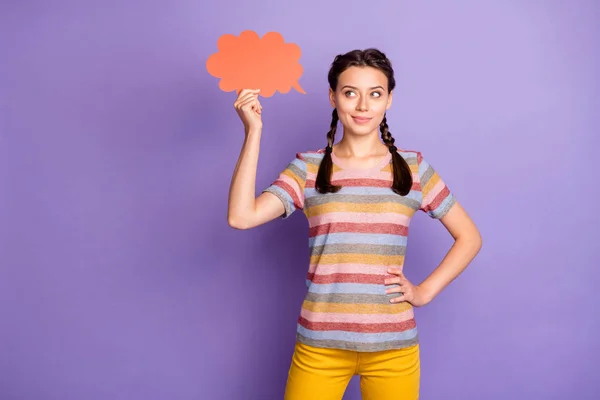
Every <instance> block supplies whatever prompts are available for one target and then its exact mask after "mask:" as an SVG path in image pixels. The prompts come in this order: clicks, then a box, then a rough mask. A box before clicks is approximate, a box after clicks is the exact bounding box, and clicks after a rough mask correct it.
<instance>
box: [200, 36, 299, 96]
mask: <svg viewBox="0 0 600 400" xmlns="http://www.w3.org/2000/svg"><path fill="white" fill-rule="evenodd" d="M217 48H218V50H219V51H218V52H217V53H214V54H212V55H211V56H210V57H209V58H208V60H207V61H206V69H207V70H208V73H209V74H211V75H212V76H214V77H217V78H221V80H220V82H219V88H220V89H221V90H223V91H225V92H231V91H234V90H236V91H240V90H241V89H244V88H248V89H260V95H261V96H264V97H271V96H273V94H275V92H276V91H279V92H280V93H288V92H289V91H290V90H291V89H292V88H294V89H296V90H297V91H298V92H300V93H303V94H306V92H305V91H304V89H302V88H301V87H300V84H299V83H298V79H300V77H301V76H302V72H303V69H302V65H300V63H299V60H300V55H301V54H302V52H301V51H300V47H298V45H296V44H294V43H285V42H284V40H283V36H282V35H281V34H279V33H277V32H269V33H267V34H265V35H264V36H263V37H262V39H261V38H260V37H259V36H258V34H257V33H256V32H254V31H250V30H247V31H243V32H242V33H241V34H240V36H239V37H237V36H234V35H231V34H225V35H222V36H221V37H220V38H219V40H218V41H217Z"/></svg>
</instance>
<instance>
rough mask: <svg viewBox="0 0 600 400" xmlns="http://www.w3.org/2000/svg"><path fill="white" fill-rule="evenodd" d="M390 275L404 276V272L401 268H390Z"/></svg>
mask: <svg viewBox="0 0 600 400" xmlns="http://www.w3.org/2000/svg"><path fill="white" fill-rule="evenodd" d="M388 273H390V274H394V275H400V274H402V271H401V270H400V269H399V268H388Z"/></svg>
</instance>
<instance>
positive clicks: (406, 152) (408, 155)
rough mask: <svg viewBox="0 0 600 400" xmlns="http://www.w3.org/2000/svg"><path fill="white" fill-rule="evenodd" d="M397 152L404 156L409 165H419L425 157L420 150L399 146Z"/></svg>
mask: <svg viewBox="0 0 600 400" xmlns="http://www.w3.org/2000/svg"><path fill="white" fill-rule="evenodd" d="M397 152H398V154H400V156H401V157H402V158H404V160H405V161H406V163H407V164H408V165H411V164H415V165H417V164H419V163H420V162H421V159H422V158H423V156H422V155H421V152H420V151H419V150H414V149H404V148H402V149H401V148H397Z"/></svg>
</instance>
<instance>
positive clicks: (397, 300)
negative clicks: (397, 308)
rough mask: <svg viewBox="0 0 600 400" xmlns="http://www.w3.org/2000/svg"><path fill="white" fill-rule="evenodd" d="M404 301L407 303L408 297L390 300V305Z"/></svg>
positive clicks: (402, 296)
mask: <svg viewBox="0 0 600 400" xmlns="http://www.w3.org/2000/svg"><path fill="white" fill-rule="evenodd" d="M402 301H406V295H401V296H397V297H393V298H391V299H390V303H400V302H402Z"/></svg>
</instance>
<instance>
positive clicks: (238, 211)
mask: <svg viewBox="0 0 600 400" xmlns="http://www.w3.org/2000/svg"><path fill="white" fill-rule="evenodd" d="M260 137H261V131H260V130H257V131H251V132H248V134H247V135H246V138H245V140H244V144H243V146H242V150H241V151H240V156H239V158H238V162H237V164H236V166H235V169H234V172H233V177H232V179H231V185H230V188H229V208H228V214H227V215H228V220H229V222H230V224H234V225H235V221H237V220H239V219H242V218H244V216H248V215H250V214H251V213H252V212H254V208H255V202H256V197H255V196H256V192H255V190H256V170H257V166H258V155H259V152H260Z"/></svg>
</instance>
